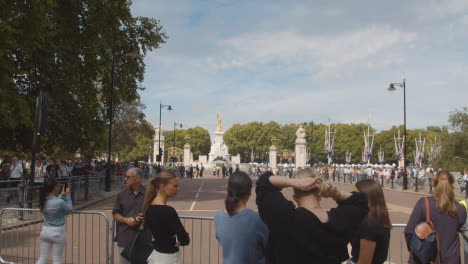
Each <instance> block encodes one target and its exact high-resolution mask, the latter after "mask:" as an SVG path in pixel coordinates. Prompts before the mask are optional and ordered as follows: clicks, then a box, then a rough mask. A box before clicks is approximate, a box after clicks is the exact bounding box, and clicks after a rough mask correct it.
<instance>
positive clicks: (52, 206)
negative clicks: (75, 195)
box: [36, 179, 73, 264]
mask: <svg viewBox="0 0 468 264" xmlns="http://www.w3.org/2000/svg"><path fill="white" fill-rule="evenodd" d="M58 191H59V185H58V182H57V180H55V179H48V180H46V181H44V184H43V185H42V186H41V188H40V190H39V208H40V209H41V211H42V214H43V215H44V224H43V225H42V231H41V235H40V248H41V254H40V257H39V260H38V261H37V262H36V263H37V264H45V263H47V260H48V259H49V254H50V251H51V249H53V263H62V255H63V250H64V249H65V242H66V241H67V236H66V231H65V215H67V214H69V213H71V212H72V210H73V205H72V200H71V198H70V188H69V187H68V188H65V187H63V190H62V194H61V195H60V196H58V197H57V194H58Z"/></svg>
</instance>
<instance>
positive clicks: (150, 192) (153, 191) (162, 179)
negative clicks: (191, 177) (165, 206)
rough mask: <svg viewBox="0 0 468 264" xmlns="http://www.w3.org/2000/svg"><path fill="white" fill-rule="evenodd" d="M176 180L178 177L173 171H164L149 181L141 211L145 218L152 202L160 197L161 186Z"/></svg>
mask: <svg viewBox="0 0 468 264" xmlns="http://www.w3.org/2000/svg"><path fill="white" fill-rule="evenodd" d="M175 178H177V176H176V175H175V174H174V173H173V172H172V171H168V170H163V171H161V172H159V173H158V174H156V176H155V177H154V178H153V179H151V180H150V181H149V183H148V185H147V187H146V195H145V201H144V202H143V208H142V209H141V212H142V213H143V216H144V215H145V214H146V210H148V207H149V206H150V204H151V202H152V201H153V200H154V198H156V196H157V195H158V192H159V185H161V184H167V183H168V182H169V181H170V180H172V179H175Z"/></svg>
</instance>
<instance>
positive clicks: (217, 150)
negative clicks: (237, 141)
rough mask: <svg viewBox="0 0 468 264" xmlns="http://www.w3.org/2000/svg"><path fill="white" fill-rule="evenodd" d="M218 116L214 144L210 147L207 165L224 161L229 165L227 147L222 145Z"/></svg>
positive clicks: (219, 118)
mask: <svg viewBox="0 0 468 264" xmlns="http://www.w3.org/2000/svg"><path fill="white" fill-rule="evenodd" d="M217 116H218V125H217V126H216V132H215V137H214V142H213V144H212V145H211V150H210V154H208V163H214V162H215V161H218V160H219V161H224V162H227V163H230V155H229V152H228V147H227V146H226V144H225V143H224V138H223V136H224V132H223V129H222V127H221V121H222V119H221V116H219V115H217Z"/></svg>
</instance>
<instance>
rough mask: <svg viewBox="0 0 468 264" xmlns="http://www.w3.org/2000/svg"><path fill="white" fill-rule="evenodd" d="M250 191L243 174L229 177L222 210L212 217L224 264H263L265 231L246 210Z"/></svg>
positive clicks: (256, 214) (257, 218)
mask: <svg viewBox="0 0 468 264" xmlns="http://www.w3.org/2000/svg"><path fill="white" fill-rule="evenodd" d="M251 191H252V180H251V179H250V177H249V175H247V174H246V173H245V172H236V173H234V174H233V175H231V176H230V177H229V181H228V185H227V194H226V198H225V200H224V205H225V209H224V210H220V211H218V212H217V213H216V215H215V217H214V221H215V228H216V238H217V239H218V241H219V243H220V244H221V246H222V248H223V263H224V264H236V263H251V264H256V263H265V248H266V244H267V241H268V228H267V227H266V225H265V224H264V223H263V222H262V220H261V219H260V216H259V215H258V213H257V212H255V211H254V210H251V209H248V208H247V202H248V201H249V198H250V193H251ZM240 230H242V232H239V231H240Z"/></svg>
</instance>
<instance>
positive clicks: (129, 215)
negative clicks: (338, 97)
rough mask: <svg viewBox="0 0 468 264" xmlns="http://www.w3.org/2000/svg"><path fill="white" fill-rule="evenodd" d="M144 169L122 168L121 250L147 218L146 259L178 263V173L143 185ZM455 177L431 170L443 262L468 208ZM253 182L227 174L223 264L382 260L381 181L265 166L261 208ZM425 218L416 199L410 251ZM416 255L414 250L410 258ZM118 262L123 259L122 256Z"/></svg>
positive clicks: (219, 229) (386, 235) (454, 257)
mask: <svg viewBox="0 0 468 264" xmlns="http://www.w3.org/2000/svg"><path fill="white" fill-rule="evenodd" d="M141 175H142V172H141V170H139V169H132V170H129V171H127V172H126V175H125V178H126V184H127V187H128V189H127V190H124V191H122V192H121V194H119V196H118V197H117V200H116V203H115V205H114V210H113V215H114V219H116V221H117V222H118V223H119V230H121V231H119V232H118V234H117V242H118V245H119V247H120V248H121V250H123V249H124V248H125V246H126V243H128V242H129V241H131V234H134V233H135V232H136V230H137V227H138V226H139V225H140V224H143V223H144V225H145V227H147V230H148V236H149V237H151V238H150V239H151V240H152V241H153V245H154V251H153V252H152V253H151V255H150V257H149V258H148V263H180V255H179V247H180V246H185V245H188V244H189V243H190V236H189V234H188V233H187V231H186V230H185V228H184V226H183V225H182V224H181V222H180V220H179V218H178V215H177V212H176V211H175V210H174V208H172V207H171V206H169V205H168V204H167V201H168V199H171V198H174V197H175V196H176V195H177V193H178V190H179V184H180V181H179V177H178V175H176V173H175V172H174V171H170V170H161V171H160V172H159V173H158V174H156V176H155V177H154V178H153V179H152V180H151V181H150V182H149V183H148V186H147V187H146V188H145V187H143V186H142V184H141V178H142V176H141ZM454 183H455V179H454V177H453V175H452V174H451V173H449V172H447V171H440V172H438V173H436V174H435V175H434V178H433V181H432V184H433V187H434V195H433V196H432V197H430V198H429V199H428V204H429V207H430V212H431V213H430V216H431V220H432V223H433V226H434V228H435V231H436V232H437V234H438V235H439V239H440V254H439V257H440V259H441V263H460V261H461V258H460V250H459V249H460V241H459V236H458V233H459V232H460V231H462V226H463V224H464V223H465V220H466V215H467V213H466V208H465V207H463V206H462V205H460V204H459V203H458V202H456V201H455V196H454ZM252 186H253V183H252V177H251V175H249V174H247V173H245V172H242V171H236V172H233V174H232V175H230V177H229V179H228V184H227V192H226V197H225V207H224V208H223V209H221V210H220V211H218V212H217V213H216V215H215V218H214V221H215V228H216V238H217V239H218V241H219V243H220V244H221V246H222V252H223V263H227V264H229V263H310V262H311V261H312V262H313V263H342V262H345V261H347V263H349V264H354V263H384V262H385V261H386V260H387V253H388V249H389V243H390V230H391V228H392V225H391V222H390V217H389V212H388V208H387V205H386V201H385V197H384V195H383V191H382V187H381V185H380V184H379V182H378V181H376V180H374V179H372V178H366V179H359V180H357V182H356V183H355V188H354V190H353V191H352V192H347V191H343V190H339V189H338V188H337V187H336V186H335V185H334V184H333V183H331V182H327V181H324V179H323V177H322V174H320V173H319V172H318V171H317V169H314V168H307V169H302V170H299V171H297V173H296V174H295V175H294V177H292V178H289V177H284V176H275V175H274V174H273V173H272V172H270V171H268V170H266V171H264V172H263V174H261V175H260V176H259V178H258V181H257V182H256V186H255V192H256V204H257V207H258V213H257V212H256V211H254V210H252V209H249V208H247V202H248V201H249V199H250V196H251V190H252ZM283 188H292V189H293V191H294V200H295V202H296V204H294V203H293V202H292V201H289V200H288V199H286V198H285V197H284V195H283V194H282V192H281V189H283ZM129 196H130V197H132V198H129ZM143 197H144V198H143ZM322 198H332V199H333V200H335V201H336V203H337V207H336V208H332V209H331V210H329V211H327V210H324V209H322V207H321V203H320V201H321V199H322ZM136 204H138V206H136ZM425 217H426V214H425V204H424V198H421V200H419V201H418V202H417V204H416V206H415V208H414V210H413V213H412V214H411V217H410V220H409V222H408V226H407V227H406V229H405V237H406V242H407V245H408V250H410V247H409V244H410V241H409V240H410V239H411V236H413V235H414V233H415V226H416V225H417V224H418V223H420V222H424V221H425ZM240 230H242V232H239V231H240ZM348 244H351V247H352V250H351V255H349V254H348V249H347V247H348ZM418 261H419V260H418V259H417V256H415V255H413V254H411V256H410V259H409V262H410V263H420V262H418ZM120 263H128V262H127V260H126V259H124V258H121V261H120Z"/></svg>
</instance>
